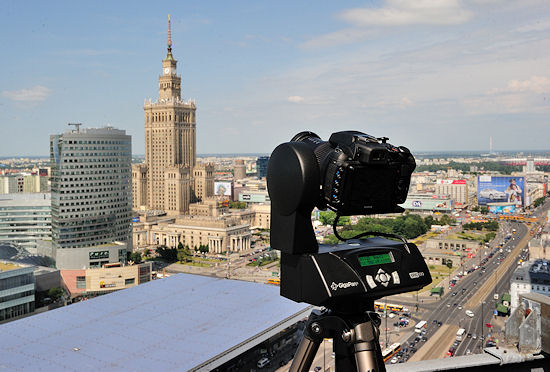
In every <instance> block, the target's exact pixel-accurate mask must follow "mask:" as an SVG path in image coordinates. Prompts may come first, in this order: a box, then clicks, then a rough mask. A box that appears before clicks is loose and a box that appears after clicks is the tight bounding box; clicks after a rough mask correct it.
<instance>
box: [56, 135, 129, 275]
mask: <svg viewBox="0 0 550 372" xmlns="http://www.w3.org/2000/svg"><path fill="white" fill-rule="evenodd" d="M50 157H51V164H52V175H51V189H52V192H51V198H52V248H53V252H52V256H54V258H55V260H56V265H57V267H58V268H59V269H82V268H89V267H100V266H101V265H103V264H106V263H112V262H125V261H126V252H127V251H131V242H132V225H131V214H132V175H131V162H132V142H131V137H130V136H129V135H126V132H125V131H124V130H119V129H114V128H112V127H105V128H98V129H97V128H82V129H81V128H80V124H77V125H76V128H75V129H74V130H71V131H67V132H65V133H63V134H60V135H52V136H50Z"/></svg>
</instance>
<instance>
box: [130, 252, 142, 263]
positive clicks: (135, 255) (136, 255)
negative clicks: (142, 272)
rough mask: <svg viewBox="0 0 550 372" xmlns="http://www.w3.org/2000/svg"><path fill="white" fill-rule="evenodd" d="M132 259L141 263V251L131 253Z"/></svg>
mask: <svg viewBox="0 0 550 372" xmlns="http://www.w3.org/2000/svg"><path fill="white" fill-rule="evenodd" d="M130 261H134V263H136V264H138V263H141V253H139V252H132V253H130Z"/></svg>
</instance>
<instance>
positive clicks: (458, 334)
mask: <svg viewBox="0 0 550 372" xmlns="http://www.w3.org/2000/svg"><path fill="white" fill-rule="evenodd" d="M464 332H466V330H465V329H464V328H460V329H459V330H458V331H457V332H456V340H457V341H462V338H463V337H464Z"/></svg>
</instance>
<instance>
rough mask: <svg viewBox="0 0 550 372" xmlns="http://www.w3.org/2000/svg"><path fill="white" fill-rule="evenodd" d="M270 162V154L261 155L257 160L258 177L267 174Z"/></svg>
mask: <svg viewBox="0 0 550 372" xmlns="http://www.w3.org/2000/svg"><path fill="white" fill-rule="evenodd" d="M268 162H269V156H260V157H259V158H258V159H257V160H256V172H257V175H258V178H264V177H265V176H267V163H268Z"/></svg>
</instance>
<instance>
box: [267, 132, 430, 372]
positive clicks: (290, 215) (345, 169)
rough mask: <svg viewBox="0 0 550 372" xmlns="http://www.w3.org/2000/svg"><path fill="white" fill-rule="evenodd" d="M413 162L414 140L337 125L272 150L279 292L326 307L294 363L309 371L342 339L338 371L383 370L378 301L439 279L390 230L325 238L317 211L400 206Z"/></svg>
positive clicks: (317, 313) (274, 244)
mask: <svg viewBox="0 0 550 372" xmlns="http://www.w3.org/2000/svg"><path fill="white" fill-rule="evenodd" d="M415 166H416V164H415V161H414V157H413V156H412V155H411V153H410V151H409V150H408V149H407V148H405V147H396V146H393V145H391V144H389V143H387V138H375V137H372V136H369V135H367V134H364V133H361V132H357V131H345V132H337V133H333V134H332V135H331V137H330V139H329V141H328V142H325V141H322V140H321V139H320V137H319V136H317V135H316V134H314V133H312V132H301V133H299V134H297V135H296V136H294V138H293V139H292V140H291V141H290V142H287V143H283V144H281V145H279V146H277V148H275V150H274V151H273V153H272V154H271V157H270V160H269V164H268V170H267V186H268V191H269V196H270V199H271V246H272V247H273V248H274V249H278V250H280V251H281V295H282V296H284V297H287V298H289V299H291V300H294V301H296V302H306V303H309V304H312V305H317V306H323V307H325V309H323V310H321V311H317V310H315V311H313V312H312V314H311V316H310V319H309V322H308V325H307V327H306V329H305V330H304V337H303V338H302V341H301V342H300V345H299V347H298V350H297V352H296V354H295V357H294V361H293V363H292V366H291V369H290V370H291V371H308V370H309V367H310V366H311V363H312V361H313V358H314V357H315V353H316V351H317V349H318V348H319V345H320V344H321V342H322V340H323V338H333V339H334V344H333V345H334V346H333V347H334V352H335V354H336V369H337V371H353V370H357V371H361V372H363V371H372V372H374V371H385V367H384V362H383V360H382V355H381V352H380V346H379V342H378V335H379V330H378V326H379V324H380V317H379V316H378V314H376V313H375V312H374V300H375V299H378V298H381V297H384V296H387V295H391V294H396V293H402V292H408V291H414V290H419V289H421V288H422V287H424V286H426V285H427V284H429V283H431V276H430V273H429V271H428V268H427V266H426V263H425V262H424V259H423V258H422V255H421V254H420V252H419V251H418V248H417V247H416V246H415V245H414V244H412V243H408V242H407V241H406V240H405V239H403V238H401V237H398V236H394V235H391V234H382V233H364V234H361V235H360V236H357V237H356V238H359V237H363V236H368V235H371V236H375V237H373V238H367V239H351V240H348V241H346V242H345V243H344V244H337V245H321V246H319V245H318V243H317V240H316V238H315V234H314V231H313V227H312V224H311V213H312V211H313V208H314V207H317V208H319V209H326V208H329V209H331V210H334V211H335V212H337V216H338V217H339V216H341V215H366V214H375V213H377V214H378V213H393V212H401V211H403V209H402V208H400V207H399V206H398V204H400V203H403V202H404V201H405V199H406V197H407V192H408V189H409V184H410V177H411V174H412V172H413V171H414V168H415ZM334 230H335V233H336V234H337V231H336V223H335V224H334ZM337 236H338V235H337ZM386 238H392V239H386ZM396 238H397V240H396Z"/></svg>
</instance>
